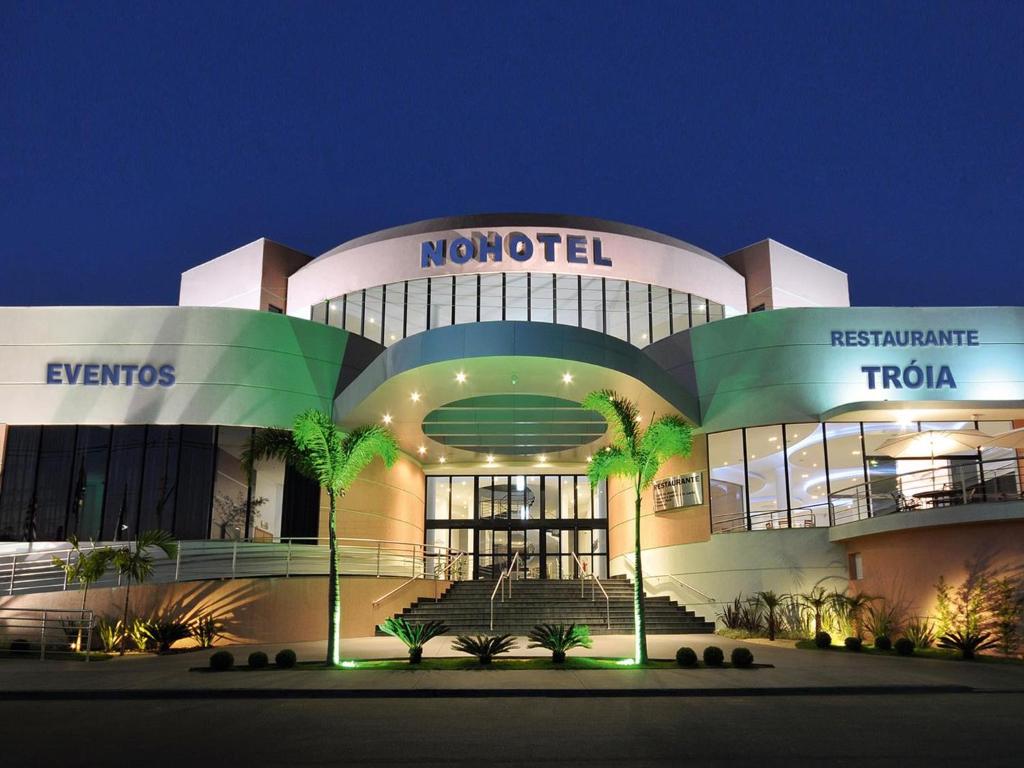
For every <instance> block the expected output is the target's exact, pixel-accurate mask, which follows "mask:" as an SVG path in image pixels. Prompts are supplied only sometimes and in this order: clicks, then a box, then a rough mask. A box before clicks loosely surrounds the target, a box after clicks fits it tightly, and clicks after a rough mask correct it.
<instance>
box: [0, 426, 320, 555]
mask: <svg viewBox="0 0 1024 768" xmlns="http://www.w3.org/2000/svg"><path fill="white" fill-rule="evenodd" d="M253 432H254V430H253V429H251V428H248V427H214V426H197V425H153V424H151V425H132V426H14V427H8V428H7V431H6V439H5V441H4V443H3V445H2V446H0V447H2V448H3V455H4V462H3V473H2V475H0V540H3V541H60V540H64V539H67V538H68V537H69V536H71V535H77V536H78V537H79V538H80V539H82V540H89V539H92V540H95V541H124V540H127V539H131V538H133V537H134V536H136V535H137V534H138V533H139V532H140V531H145V530H150V529H154V528H158V529H162V530H166V531H169V532H171V533H172V534H174V536H175V537H177V538H180V539H206V538H214V539H239V538H250V539H255V540H270V539H273V538H276V537H280V536H282V535H285V536H295V537H299V536H303V537H305V536H316V535H317V530H316V526H317V522H318V520H317V518H318V514H319V493H318V492H317V489H315V488H312V489H311V488H309V487H308V486H309V485H310V483H309V481H307V480H305V479H304V478H302V477H300V476H298V475H294V476H292V474H291V473H290V472H286V470H285V467H284V466H283V464H281V463H280V462H261V463H259V464H257V466H256V468H255V471H254V473H253V477H252V478H250V477H249V476H248V473H246V472H245V471H244V470H243V468H242V452H243V451H244V450H245V449H246V448H247V447H248V446H249V444H250V442H251V440H252V436H253ZM314 485H315V484H314Z"/></svg>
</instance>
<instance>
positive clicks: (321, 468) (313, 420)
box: [292, 409, 342, 490]
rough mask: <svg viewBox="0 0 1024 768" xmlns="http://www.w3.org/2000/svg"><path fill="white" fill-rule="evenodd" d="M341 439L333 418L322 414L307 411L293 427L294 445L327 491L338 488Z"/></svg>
mask: <svg viewBox="0 0 1024 768" xmlns="http://www.w3.org/2000/svg"><path fill="white" fill-rule="evenodd" d="M341 440H342V436H341V433H340V432H339V431H338V428H337V427H336V426H335V425H334V422H333V421H332V420H331V417H330V416H328V415H327V414H326V413H323V412H322V411H317V410H315V409H312V410H308V411H304V412H303V413H300V414H299V415H298V416H297V417H296V418H295V423H294V424H293V425H292V442H293V443H294V445H295V451H296V453H298V454H299V456H302V457H303V459H304V464H305V467H304V469H305V471H306V472H312V474H311V477H312V478H313V479H314V480H316V481H317V482H318V483H319V484H320V485H321V486H323V487H324V488H331V489H334V490H336V489H337V486H336V484H335V483H334V482H333V480H334V475H335V472H336V470H337V467H338V464H339V463H340V459H341ZM296 469H299V470H300V471H302V468H300V467H298V466H296Z"/></svg>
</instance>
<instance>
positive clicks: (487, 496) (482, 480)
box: [477, 475, 494, 519]
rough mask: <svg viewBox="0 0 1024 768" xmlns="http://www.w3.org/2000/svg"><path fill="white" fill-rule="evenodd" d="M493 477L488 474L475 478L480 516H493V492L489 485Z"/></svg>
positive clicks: (491, 483) (492, 481) (482, 517)
mask: <svg viewBox="0 0 1024 768" xmlns="http://www.w3.org/2000/svg"><path fill="white" fill-rule="evenodd" d="M493 483H494V478H493V477H490V476H489V475H481V476H480V477H478V478H477V487H478V490H477V505H478V507H479V509H480V518H481V519H485V518H487V519H489V518H492V517H493V516H494V493H493V490H492V488H491V486H492V485H493Z"/></svg>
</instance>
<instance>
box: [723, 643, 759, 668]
mask: <svg viewBox="0 0 1024 768" xmlns="http://www.w3.org/2000/svg"><path fill="white" fill-rule="evenodd" d="M729 658H730V660H731V661H732V665H733V666H734V667H740V668H743V669H745V668H746V667H749V666H752V665H753V663H754V654H753V653H751V652H750V649H749V648H733V649H732V653H731V654H730V655H729Z"/></svg>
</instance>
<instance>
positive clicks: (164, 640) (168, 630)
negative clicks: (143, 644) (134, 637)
mask: <svg viewBox="0 0 1024 768" xmlns="http://www.w3.org/2000/svg"><path fill="white" fill-rule="evenodd" d="M146 631H147V634H148V635H149V637H150V638H151V639H152V642H154V643H155V644H156V650H157V653H167V652H168V651H169V650H171V646H172V645H174V644H175V643H176V642H178V641H179V640H184V639H185V638H187V637H189V635H190V634H191V632H190V631H189V626H188V624H186V623H185V622H184V621H174V620H161V621H150V622H148V623H147V629H146Z"/></svg>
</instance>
